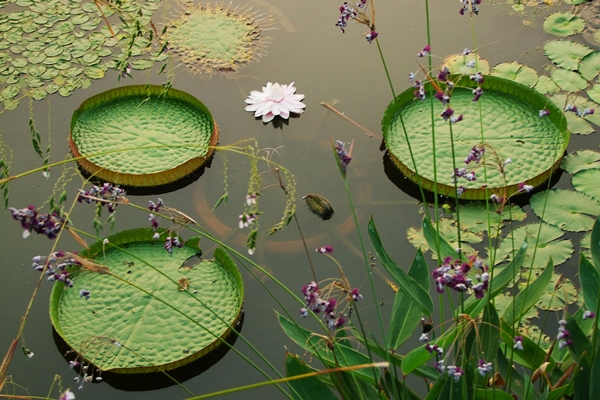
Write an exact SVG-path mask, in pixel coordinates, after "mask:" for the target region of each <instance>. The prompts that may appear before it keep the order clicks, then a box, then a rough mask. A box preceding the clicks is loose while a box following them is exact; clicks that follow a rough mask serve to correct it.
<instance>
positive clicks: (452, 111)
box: [440, 107, 454, 121]
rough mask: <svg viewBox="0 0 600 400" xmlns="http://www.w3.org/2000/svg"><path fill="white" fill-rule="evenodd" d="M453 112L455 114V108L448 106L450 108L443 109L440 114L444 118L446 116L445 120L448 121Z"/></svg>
mask: <svg viewBox="0 0 600 400" xmlns="http://www.w3.org/2000/svg"><path fill="white" fill-rule="evenodd" d="M452 114H454V110H453V109H451V108H450V107H448V108H446V109H444V111H442V112H441V113H440V116H441V117H442V118H444V121H447V120H448V118H450V117H451V116H452Z"/></svg>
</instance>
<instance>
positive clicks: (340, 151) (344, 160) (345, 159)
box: [335, 140, 352, 174]
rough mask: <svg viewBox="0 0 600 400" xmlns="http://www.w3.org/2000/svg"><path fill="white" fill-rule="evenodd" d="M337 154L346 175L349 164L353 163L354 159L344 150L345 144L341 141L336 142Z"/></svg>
mask: <svg viewBox="0 0 600 400" xmlns="http://www.w3.org/2000/svg"><path fill="white" fill-rule="evenodd" d="M335 152H336V153H337V155H338V158H339V159H340V165H341V166H342V171H343V172H344V174H346V168H347V167H348V164H350V161H352V157H350V156H349V155H348V153H347V152H346V149H345V148H344V142H342V141H341V140H336V146H335Z"/></svg>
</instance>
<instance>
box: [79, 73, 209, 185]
mask: <svg viewBox="0 0 600 400" xmlns="http://www.w3.org/2000/svg"><path fill="white" fill-rule="evenodd" d="M218 138H219V134H218V128H217V124H216V123H215V122H214V120H213V119H212V116H211V114H210V112H209V111H208V109H207V108H206V107H205V106H204V104H202V103H201V102H200V101H199V100H197V99H196V98H194V97H192V96H191V95H189V94H187V93H185V92H182V91H179V90H175V89H170V90H168V91H166V90H165V88H163V87H162V86H151V85H136V86H123V87H119V88H116V89H112V90H109V91H107V92H104V93H100V94H98V95H96V96H93V97H91V98H89V99H87V100H86V101H84V102H83V103H82V104H81V106H80V107H79V109H77V110H75V112H74V113H73V118H72V120H71V136H70V145H71V151H72V152H73V155H74V156H75V157H81V156H83V157H84V158H83V159H80V160H79V164H80V165H81V166H82V167H83V168H84V169H85V170H86V171H87V172H89V173H90V174H93V175H94V176H95V177H97V178H99V179H102V180H105V181H108V182H113V183H117V184H121V185H126V186H159V185H164V184H167V183H171V182H175V181H177V180H179V179H181V178H183V177H185V176H187V175H189V174H191V173H192V172H194V171H195V170H197V169H198V168H200V167H201V166H202V165H203V164H204V162H205V161H206V160H207V159H208V158H209V157H210V156H211V155H212V153H213V151H214V147H215V146H216V145H217V142H218Z"/></svg>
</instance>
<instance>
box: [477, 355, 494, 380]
mask: <svg viewBox="0 0 600 400" xmlns="http://www.w3.org/2000/svg"><path fill="white" fill-rule="evenodd" d="M477 369H478V370H479V375H481V376H485V374H487V373H490V372H492V363H491V362H488V363H486V362H485V360H483V359H481V360H479V362H478V363H477Z"/></svg>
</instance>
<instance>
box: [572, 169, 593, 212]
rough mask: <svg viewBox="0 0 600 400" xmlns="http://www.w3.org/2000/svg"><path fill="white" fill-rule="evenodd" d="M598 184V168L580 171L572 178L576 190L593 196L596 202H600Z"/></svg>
mask: <svg viewBox="0 0 600 400" xmlns="http://www.w3.org/2000/svg"><path fill="white" fill-rule="evenodd" d="M598 182H600V169H597V168H589V169H585V170H583V171H579V172H577V173H576V174H574V175H573V177H572V178H571V183H572V184H573V187H574V188H575V190H577V191H578V192H582V193H585V194H587V195H588V196H592V197H593V198H595V199H596V200H600V185H598ZM598 214H600V212H599V213H598Z"/></svg>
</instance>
